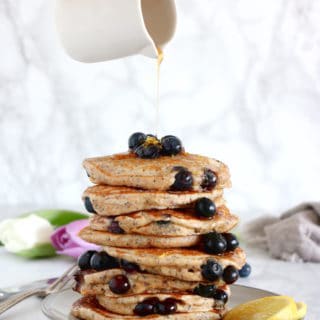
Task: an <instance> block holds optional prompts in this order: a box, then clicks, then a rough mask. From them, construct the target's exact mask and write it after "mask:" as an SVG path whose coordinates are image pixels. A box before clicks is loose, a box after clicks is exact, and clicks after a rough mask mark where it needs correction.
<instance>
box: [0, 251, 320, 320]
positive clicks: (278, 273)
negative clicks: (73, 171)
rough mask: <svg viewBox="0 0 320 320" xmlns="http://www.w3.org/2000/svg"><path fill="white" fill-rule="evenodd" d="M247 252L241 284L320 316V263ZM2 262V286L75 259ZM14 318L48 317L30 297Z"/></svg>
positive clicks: (10, 316) (312, 319) (3, 257)
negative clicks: (247, 267)
mask: <svg viewBox="0 0 320 320" xmlns="http://www.w3.org/2000/svg"><path fill="white" fill-rule="evenodd" d="M246 251H247V255H248V261H249V263H250V264H251V265H252V268H253V272H252V274H251V276H250V277H249V278H248V279H240V280H239V284H243V285H247V286H252V287H257V288H261V289H265V290H269V291H272V292H275V293H279V294H282V295H290V296H293V297H294V298H295V299H296V300H297V301H304V302H306V303H307V304H308V315H307V317H306V320H316V319H318V318H319V315H320V305H319V303H318V298H319V293H320V289H319V285H318V284H319V283H320V272H319V265H318V264H311V263H307V264H299V263H288V262H283V261H278V260H274V259H271V258H270V257H269V256H268V255H266V254H265V253H264V252H262V251H260V250H257V249H252V248H247V250H246ZM0 261H1V271H2V272H1V274H0V283H1V287H6V286H9V285H13V284H20V283H27V282H30V281H33V280H38V279H42V278H49V277H54V276H58V275H59V274H61V273H62V272H63V271H64V270H65V269H67V268H68V267H69V266H70V264H71V263H72V260H71V259H69V258H67V257H59V258H53V259H49V260H37V261H28V260H23V259H21V258H18V257H15V256H13V255H10V254H8V253H6V252H5V251H4V250H3V249H0ZM3 271H4V272H3ZM317 316H318V317H317ZM15 319H24V320H42V319H43V320H44V319H46V317H45V316H44V315H43V314H42V312H41V301H40V300H39V299H38V298H31V299H29V300H27V301H25V302H23V303H22V304H21V305H19V306H17V307H15V308H13V309H11V310H9V311H8V312H7V313H5V314H3V315H2V316H1V320H15Z"/></svg>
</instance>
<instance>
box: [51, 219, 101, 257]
mask: <svg viewBox="0 0 320 320" xmlns="http://www.w3.org/2000/svg"><path fill="white" fill-rule="evenodd" d="M88 225H89V220H87V219H85V220H77V221H74V222H71V223H69V224H67V225H65V226H62V227H60V228H58V229H56V230H55V232H54V233H53V234H52V235H51V243H52V245H53V246H54V248H55V249H56V250H57V253H58V254H62V255H66V256H70V257H74V258H78V257H79V256H80V255H82V254H83V253H84V252H86V251H88V250H99V249H100V247H98V246H96V245H95V244H92V243H89V242H86V241H84V240H82V239H80V238H79V236H78V233H79V231H80V230H81V229H83V228H85V227H87V226H88Z"/></svg>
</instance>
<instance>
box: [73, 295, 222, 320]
mask: <svg viewBox="0 0 320 320" xmlns="http://www.w3.org/2000/svg"><path fill="white" fill-rule="evenodd" d="M71 313H72V315H73V316H75V317H77V318H79V319H83V320H108V319H116V320H122V319H125V320H137V319H140V320H141V319H147V320H149V319H152V320H158V319H159V320H216V319H221V318H222V315H223V314H224V313H225V311H224V310H211V311H209V312H194V313H175V314H171V315H166V316H160V315H151V316H146V317H143V318H142V317H139V316H124V315H119V314H115V313H112V312H109V311H107V310H106V309H105V308H103V307H102V306H101V305H99V303H98V302H97V300H96V299H95V298H93V297H84V298H81V299H80V300H78V301H76V302H75V303H74V304H73V306H72V310H71Z"/></svg>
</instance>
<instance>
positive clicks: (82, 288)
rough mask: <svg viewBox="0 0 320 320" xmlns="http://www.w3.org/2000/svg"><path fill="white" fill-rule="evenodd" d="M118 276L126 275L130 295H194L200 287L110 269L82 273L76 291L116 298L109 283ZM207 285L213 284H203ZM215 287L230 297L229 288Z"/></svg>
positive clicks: (196, 283)
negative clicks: (179, 293)
mask: <svg viewBox="0 0 320 320" xmlns="http://www.w3.org/2000/svg"><path fill="white" fill-rule="evenodd" d="M117 275H124V276H126V277H127V278H128V280H129V282H130V290H129V291H128V292H127V293H126V295H128V294H146V293H176V292H186V293H189V294H191V293H193V290H194V289H195V288H196V287H197V286H198V285H199V282H190V281H181V280H178V279H174V278H171V277H164V276H160V275H153V274H148V273H142V272H134V273H132V272H126V271H125V270H123V269H110V270H105V271H100V272H93V273H91V272H90V273H86V272H81V273H79V274H77V276H76V282H77V284H76V287H75V290H76V291H78V292H79V293H81V294H82V295H104V296H106V297H116V296H119V295H118V294H115V293H113V292H112V291H111V290H110V288H109V281H110V280H111V279H112V278H113V277H114V276H117ZM202 284H205V285H208V284H213V283H202ZM215 285H216V286H217V287H218V288H219V289H221V290H224V291H226V292H227V294H228V295H230V290H229V287H228V286H226V285H224V284H223V282H222V281H221V282H220V283H215Z"/></svg>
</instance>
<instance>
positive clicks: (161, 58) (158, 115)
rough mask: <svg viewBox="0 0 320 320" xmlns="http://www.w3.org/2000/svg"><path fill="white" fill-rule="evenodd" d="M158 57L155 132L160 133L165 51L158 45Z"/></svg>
mask: <svg viewBox="0 0 320 320" xmlns="http://www.w3.org/2000/svg"><path fill="white" fill-rule="evenodd" d="M157 50H158V59H157V79H156V103H155V104H156V121H155V133H156V135H157V134H158V130H159V122H160V121H159V120H160V119H159V118H160V65H161V63H162V61H163V51H162V49H161V48H159V47H157Z"/></svg>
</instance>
